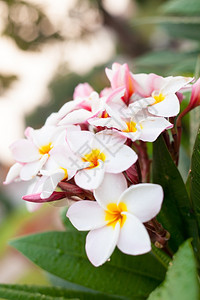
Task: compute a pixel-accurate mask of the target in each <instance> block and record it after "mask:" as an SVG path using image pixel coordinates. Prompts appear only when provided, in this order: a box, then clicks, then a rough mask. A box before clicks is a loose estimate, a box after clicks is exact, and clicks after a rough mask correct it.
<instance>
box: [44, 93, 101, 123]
mask: <svg viewBox="0 0 200 300" xmlns="http://www.w3.org/2000/svg"><path fill="white" fill-rule="evenodd" d="M105 101H106V97H99V95H98V93H97V92H95V91H93V92H92V93H91V94H90V95H89V96H87V97H83V98H80V97H78V96H76V98H75V100H72V101H69V102H67V103H65V104H64V105H63V106H62V107H61V109H60V110H59V111H58V112H57V113H53V114H52V115H50V116H49V118H48V119H47V121H46V123H47V124H51V125H57V126H66V125H72V124H81V123H87V120H88V119H89V118H91V117H93V116H94V115H96V114H98V112H99V111H100V110H102V108H103V107H104V103H105Z"/></svg>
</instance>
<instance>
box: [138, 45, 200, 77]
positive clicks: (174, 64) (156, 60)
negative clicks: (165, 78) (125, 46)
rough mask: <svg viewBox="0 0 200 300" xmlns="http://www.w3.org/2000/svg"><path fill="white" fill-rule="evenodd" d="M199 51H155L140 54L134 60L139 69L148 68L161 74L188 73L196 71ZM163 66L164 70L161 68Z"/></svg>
mask: <svg viewBox="0 0 200 300" xmlns="http://www.w3.org/2000/svg"><path fill="white" fill-rule="evenodd" d="M198 53H199V51H198V50H197V51H193V52H177V51H154V52H149V53H147V54H145V55H143V56H140V57H139V58H138V59H136V60H135V61H134V64H135V66H136V67H137V69H139V71H142V70H144V72H146V71H145V70H146V69H148V70H149V72H155V73H156V72H159V74H161V72H162V74H163V75H165V74H166V75H169V73H170V74H175V75H177V74H181V75H183V74H186V75H191V74H193V73H194V70H195V66H196V62H197V57H198ZM161 67H162V71H161V70H160V68H161Z"/></svg>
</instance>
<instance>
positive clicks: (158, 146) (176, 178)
mask: <svg viewBox="0 0 200 300" xmlns="http://www.w3.org/2000/svg"><path fill="white" fill-rule="evenodd" d="M153 182H154V183H158V184H160V185H161V186H162V187H163V190H164V201H163V205H162V209H161V212H160V213H159V215H158V220H159V221H160V222H161V223H162V225H163V226H164V228H165V229H167V230H168V231H169V233H170V235H171V238H170V240H169V245H170V248H171V249H172V250H173V251H176V250H177V249H178V246H179V245H180V244H182V243H183V241H184V240H185V239H186V238H187V237H190V236H193V237H196V234H197V233H196V221H195V219H194V216H193V214H192V213H191V204H190V200H189V197H188V194H187V191H186V188H185V185H184V182H183V179H182V177H181V175H180V173H179V171H178V169H177V168H176V166H175V164H174V162H173V160H172V158H171V155H170V154H169V151H168V149H167V147H166V145H165V142H164V139H163V137H162V136H160V137H159V138H158V139H157V140H156V142H155V143H154V146H153Z"/></svg>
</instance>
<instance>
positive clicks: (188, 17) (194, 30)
mask: <svg viewBox="0 0 200 300" xmlns="http://www.w3.org/2000/svg"><path fill="white" fill-rule="evenodd" d="M0 31H1V37H0V136H1V143H0V166H1V173H0V179H1V186H0V270H1V272H0V282H1V283H17V282H20V283H32V284H34V283H38V284H47V279H46V277H45V276H44V274H43V273H42V271H40V270H39V269H38V268H36V267H34V266H33V265H32V264H30V263H29V262H28V261H27V260H26V259H25V258H23V257H22V256H21V255H20V254H18V253H17V252H16V251H14V250H13V249H11V248H10V247H9V246H8V240H9V239H11V238H13V237H15V236H18V235H23V234H28V233H32V232H41V231H46V230H50V229H58V230H63V227H62V224H61V221H60V218H59V213H60V208H55V207H52V206H50V205H45V206H44V207H43V208H42V209H40V210H39V211H36V212H33V213H29V212H28V211H27V209H26V207H25V205H24V203H23V201H22V200H21V196H22V195H23V194H25V193H26V190H27V184H24V183H20V184H11V185H9V186H6V187H5V186H3V185H2V182H3V180H4V179H5V176H6V174H7V171H8V169H9V167H10V166H11V165H12V163H13V160H12V157H11V153H10V152H9V148H8V147H9V144H11V143H12V142H13V141H14V140H16V139H18V138H22V137H23V132H24V129H25V127H26V126H32V127H34V128H40V127H41V126H42V125H43V124H44V122H45V119H46V118H47V117H48V116H49V115H50V113H52V112H54V111H58V109H59V108H60V107H61V106H62V105H63V104H64V103H65V102H66V101H68V100H71V99H72V95H73V90H74V88H75V86H76V85H77V84H78V83H81V82H89V83H90V85H92V86H93V88H94V89H95V90H97V91H98V92H99V91H100V90H101V89H102V88H104V87H105V86H108V85H109V82H108V80H107V78H106V76H105V71H104V70H105V66H108V67H111V65H112V63H113V62H114V61H117V62H120V63H124V62H127V63H128V64H129V65H130V67H131V70H132V72H134V73H136V72H145V73H149V72H155V73H157V74H159V75H163V76H169V75H185V76H194V75H196V76H197V77H198V75H199V49H200V44H199V42H200V1H199V0H190V1H188V0H170V1H164V0H149V1H148V0H104V1H103V0H62V1H52V0H40V1H39V0H25V1H20V0H18V1H17V0H7V1H0ZM188 100H189V95H188V96H187V97H185V99H184V100H183V102H182V107H184V106H186V105H187V103H188ZM190 120H191V121H190ZM198 120H199V112H198V111H197V112H196V113H195V114H194V113H193V116H192V118H190V117H189V116H187V117H185V119H184V123H183V126H184V130H183V143H182V148H181V160H180V166H179V168H180V171H181V173H182V175H183V177H184V179H185V178H186V177H187V172H188V170H189V157H190V152H191V145H192V143H193V136H195V133H196V130H197V127H198V125H199V122H198Z"/></svg>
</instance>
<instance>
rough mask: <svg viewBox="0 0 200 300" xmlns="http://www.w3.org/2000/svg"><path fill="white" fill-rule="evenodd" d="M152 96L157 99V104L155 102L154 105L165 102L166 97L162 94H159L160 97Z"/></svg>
mask: <svg viewBox="0 0 200 300" xmlns="http://www.w3.org/2000/svg"><path fill="white" fill-rule="evenodd" d="M152 96H153V98H154V99H155V102H154V103H153V104H152V105H154V104H157V103H160V102H162V101H163V100H165V96H164V95H163V94H162V93H160V94H158V95H152Z"/></svg>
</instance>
